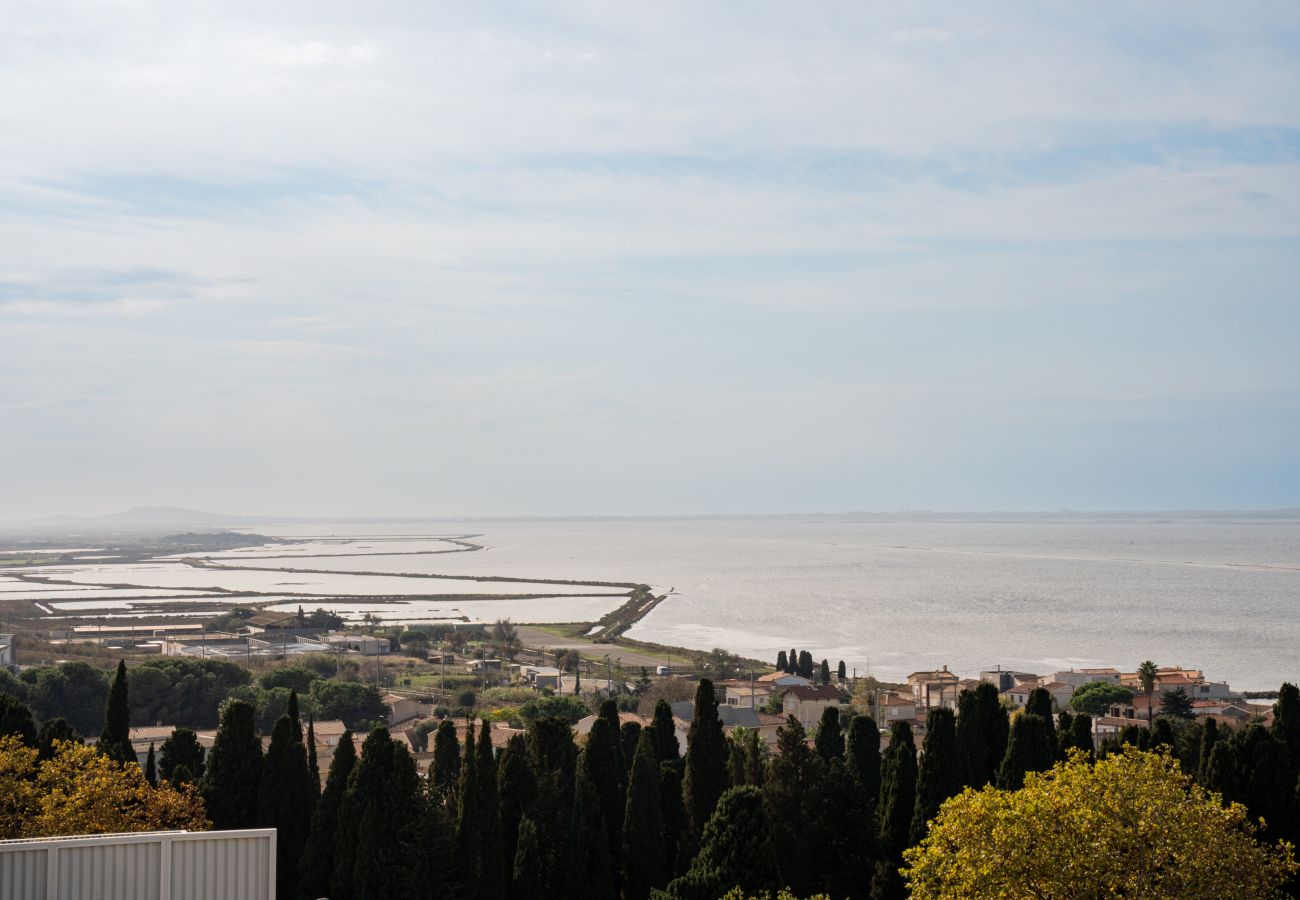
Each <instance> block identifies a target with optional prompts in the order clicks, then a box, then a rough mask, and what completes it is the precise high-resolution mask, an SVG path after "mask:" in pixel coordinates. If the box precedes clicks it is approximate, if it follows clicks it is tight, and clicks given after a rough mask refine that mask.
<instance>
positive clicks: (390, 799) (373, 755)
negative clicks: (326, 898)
mask: <svg viewBox="0 0 1300 900" xmlns="http://www.w3.org/2000/svg"><path fill="white" fill-rule="evenodd" d="M304 768H305V760H304ZM420 820H421V817H420V777H419V775H418V774H417V773H416V770H415V762H414V760H412V759H411V755H410V754H409V753H407V752H406V748H405V747H402V746H401V745H400V744H398V743H396V742H395V741H393V740H392V739H391V738H390V737H389V734H388V729H387V728H376V729H375V730H374V731H372V732H370V734H369V736H368V737H367V738H366V741H365V743H364V744H363V745H362V747H361V758H360V759H359V760H357V764H356V768H354V769H353V771H352V775H351V776H350V777H349V779H348V788H347V791H346V792H345V793H344V795H343V803H342V804H341V806H340V809H339V827H338V829H337V832H336V836H335V844H334V872H333V876H332V878H331V893H330V897H331V898H332V900H366V898H370V897H383V898H385V900H416V898H418V897H419V896H420V895H421V894H422V893H423V889H422V886H421V885H420V884H419V881H418V873H419V870H420V868H421V866H420V852H419V847H418V846H417V840H418V837H419V835H420Z"/></svg>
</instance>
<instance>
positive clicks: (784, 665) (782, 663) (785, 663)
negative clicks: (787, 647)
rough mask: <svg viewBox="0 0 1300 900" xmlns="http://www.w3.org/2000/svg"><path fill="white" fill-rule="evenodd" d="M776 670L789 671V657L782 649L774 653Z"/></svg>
mask: <svg viewBox="0 0 1300 900" xmlns="http://www.w3.org/2000/svg"><path fill="white" fill-rule="evenodd" d="M776 670H777V671H778V672H789V671H790V662H789V657H787V656H786V655H785V651H784V650H782V651H780V652H779V653H777V654H776Z"/></svg>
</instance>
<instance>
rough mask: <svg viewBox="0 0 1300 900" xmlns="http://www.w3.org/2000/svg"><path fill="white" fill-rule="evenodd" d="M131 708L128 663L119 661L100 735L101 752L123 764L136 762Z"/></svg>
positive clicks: (109, 689) (109, 692)
mask: <svg viewBox="0 0 1300 900" xmlns="http://www.w3.org/2000/svg"><path fill="white" fill-rule="evenodd" d="M130 719H131V707H130V705H129V704H128V702H127V689H126V662H125V661H123V660H120V659H119V660H118V661H117V672H116V674H114V675H113V682H112V684H111V685H109V688H108V707H107V709H106V710H105V712H104V730H103V731H102V732H100V735H99V750H100V752H101V753H103V754H104V755H105V756H107V757H108V758H109V759H115V760H117V761H118V762H121V763H133V762H135V761H136V758H135V748H134V747H132V746H131V724H130Z"/></svg>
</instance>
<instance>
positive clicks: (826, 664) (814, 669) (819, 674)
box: [776, 649, 848, 684]
mask: <svg viewBox="0 0 1300 900" xmlns="http://www.w3.org/2000/svg"><path fill="white" fill-rule="evenodd" d="M776 668H777V671H779V672H785V673H786V674H787V675H800V676H802V677H804V678H807V679H808V680H810V681H819V682H821V683H822V684H830V681H831V665H830V661H829V660H826V659H823V660H822V661H821V664H820V665H818V664H816V663H814V662H813V655H812V654H811V653H809V652H808V651H807V650H794V649H791V650H790V652H789V653H788V654H787V653H786V652H785V651H784V650H782V651H780V652H779V653H777V655H776ZM847 674H848V672H847V669H846V667H845V665H844V660H840V662H839V665H838V666H836V667H835V677H836V678H837V679H838V680H839V681H841V682H842V681H844V679H845V678H846V677H847Z"/></svg>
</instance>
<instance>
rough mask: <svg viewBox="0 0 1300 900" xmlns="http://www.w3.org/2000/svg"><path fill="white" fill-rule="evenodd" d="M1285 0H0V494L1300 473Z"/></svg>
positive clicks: (1297, 157)
mask: <svg viewBox="0 0 1300 900" xmlns="http://www.w3.org/2000/svg"><path fill="white" fill-rule="evenodd" d="M1298 351H1300V4H1297V3H1295V2H1294V0H1282V2H1273V3H1268V2H1260V3H1247V4H1222V3H1205V4H1200V3H1186V2H1176V3H1175V2H1170V3H1142V4H1132V3H1113V4H1107V3H1091V2H1089V3H1077V2H1076V3H1044V2H1029V3H1023V4H1016V3H1009V2H1005V3H997V4H989V5H984V4H977V3H942V4H935V5H927V4H921V3H875V4H868V3H862V2H852V3H842V4H841V3H822V4H810V3H797V4H795V3H789V2H780V3H777V2H772V3H764V2H753V3H714V4H706V3H700V2H690V3H666V2H654V3H637V4H633V3H610V2H593V3H537V2H519V3H427V2H410V3H401V2H382V0H370V2H365V3H361V2H353V3H341V2H322V0H311V2H276V3H271V4H267V3H249V2H231V0H222V2H214V3H202V2H185V3H175V2H166V3H163V2H158V3H148V2H129V3H122V2H112V0H95V2H82V3H67V2H60V0H39V2H21V0H0V467H2V469H3V472H4V489H3V491H2V492H0V519H9V518H20V517H26V516H39V515H47V514H58V513H103V512H110V511H113V510H116V509H119V508H123V507H126V506H131V505H136V504H178V505H186V506H194V507H200V508H207V509H212V510H216V511H223V512H231V513H248V514H272V513H293V514H303V515H328V514H333V513H339V514H371V515H382V514H402V515H420V514H433V515H441V514H503V513H523V514H569V513H618V514H636V513H673V512H683V513H706V512H758V511H803V510H826V511H833V510H853V509H872V510H897V509H920V508H934V509H989V508H1004V509H1013V508H1019V509H1055V508H1059V507H1072V508H1078V509H1089V508H1093V509H1096V508H1103V509H1120V508H1129V509H1134V508H1136V509H1142V508H1147V509H1150V508H1176V507H1239V508H1240V507H1276V506H1296V505H1300V353H1298Z"/></svg>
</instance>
